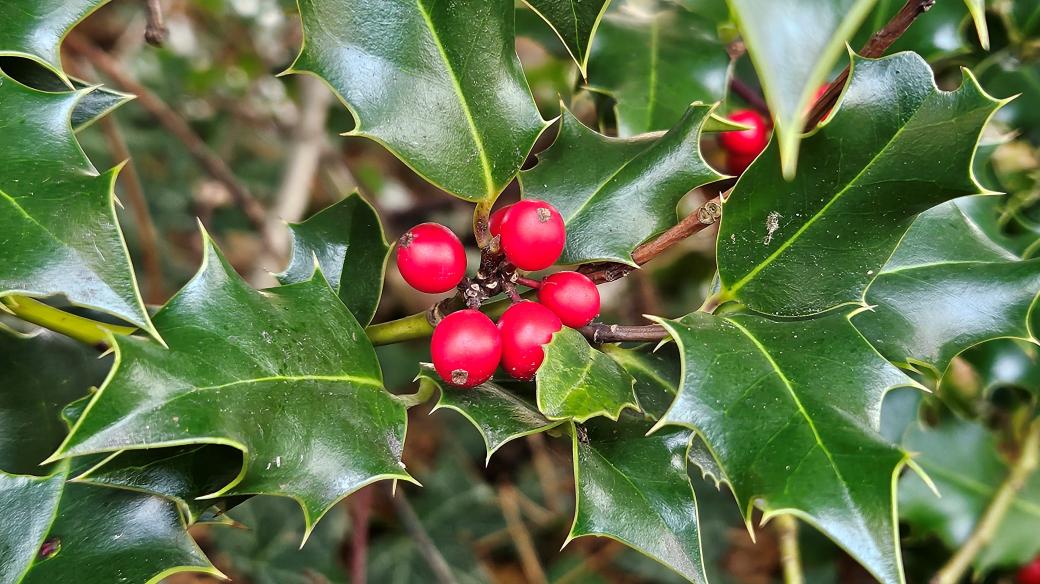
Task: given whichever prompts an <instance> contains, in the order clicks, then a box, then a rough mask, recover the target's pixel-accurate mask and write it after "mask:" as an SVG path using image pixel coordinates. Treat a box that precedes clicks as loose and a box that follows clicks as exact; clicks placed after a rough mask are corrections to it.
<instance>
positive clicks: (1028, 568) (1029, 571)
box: [1015, 557, 1040, 584]
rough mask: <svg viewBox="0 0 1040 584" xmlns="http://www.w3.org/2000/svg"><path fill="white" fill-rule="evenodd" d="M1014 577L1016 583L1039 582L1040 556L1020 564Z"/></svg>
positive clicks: (1028, 583)
mask: <svg viewBox="0 0 1040 584" xmlns="http://www.w3.org/2000/svg"><path fill="white" fill-rule="evenodd" d="M1015 579H1016V580H1018V584H1040V557H1038V558H1035V559H1034V560H1033V561H1032V562H1029V563H1028V564H1026V565H1024V566H1022V567H1021V568H1020V569H1019V570H1018V574H1017V576H1016V578H1015Z"/></svg>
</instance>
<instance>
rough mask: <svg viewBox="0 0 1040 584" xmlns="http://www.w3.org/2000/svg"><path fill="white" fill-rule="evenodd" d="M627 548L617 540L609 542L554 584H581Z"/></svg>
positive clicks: (587, 556)
mask: <svg viewBox="0 0 1040 584" xmlns="http://www.w3.org/2000/svg"><path fill="white" fill-rule="evenodd" d="M624 549H625V546H623V545H621V543H620V542H618V541H615V540H607V543H605V544H603V547H601V548H599V549H598V550H596V551H595V552H594V553H591V554H588V555H586V556H585V559H584V560H582V562H581V563H580V564H578V565H577V566H574V567H573V568H571V569H570V570H567V571H566V572H564V573H563V575H562V576H560V577H559V578H558V579H557V580H556V581H555V582H554V584H571V583H572V582H580V581H581V577H582V576H585V575H586V574H589V573H594V572H597V571H598V570H600V569H602V568H604V567H605V566H607V564H609V563H610V562H612V561H613V560H614V558H615V557H616V556H617V555H618V554H619V553H621V552H622V551H624Z"/></svg>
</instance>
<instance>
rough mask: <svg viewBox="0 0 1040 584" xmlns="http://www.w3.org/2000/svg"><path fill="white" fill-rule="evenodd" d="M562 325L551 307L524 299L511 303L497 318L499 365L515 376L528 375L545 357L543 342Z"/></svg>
mask: <svg viewBox="0 0 1040 584" xmlns="http://www.w3.org/2000/svg"><path fill="white" fill-rule="evenodd" d="M561 328H563V323H562V322H560V318H559V317H558V316H556V315H555V314H553V311H551V310H549V309H548V308H546V307H544V306H542V305H541V304H538V303H537V302H531V301H529V300H524V301H522V302H517V303H516V304H514V305H512V306H510V307H509V308H508V309H506V311H505V312H504V313H502V316H501V317H500V318H499V319H498V330H499V331H500V332H501V334H502V365H503V366H504V367H505V369H506V371H507V372H508V373H509V375H511V376H513V377H515V378H516V379H531V378H532V377H534V374H535V372H536V371H538V367H540V366H541V365H542V361H543V360H544V359H545V351H544V350H543V349H542V346H543V345H545V344H546V343H548V342H549V341H550V340H552V336H553V333H555V332H556V331H558V330H560V329H561Z"/></svg>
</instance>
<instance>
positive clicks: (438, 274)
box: [397, 223, 466, 294]
mask: <svg viewBox="0 0 1040 584" xmlns="http://www.w3.org/2000/svg"><path fill="white" fill-rule="evenodd" d="M397 269H398V270H399V271H400V272H401V276H402V277H403V278H404V281H405V282H408V284H409V285H410V286H411V287H412V288H415V289H416V290H418V291H420V292H426V293H428V294H440V293H441V292H447V291H448V290H451V289H452V288H454V287H455V286H457V285H458V284H459V282H461V281H462V278H463V277H464V276H465V275H466V250H465V249H464V248H463V247H462V242H461V241H459V238H458V237H456V236H455V234H454V233H452V232H451V230H450V229H448V228H447V227H445V226H443V225H440V224H438V223H423V224H421V225H416V226H415V227H412V228H411V229H409V230H408V232H407V233H405V234H404V235H402V236H401V238H400V239H399V240H398V241H397Z"/></svg>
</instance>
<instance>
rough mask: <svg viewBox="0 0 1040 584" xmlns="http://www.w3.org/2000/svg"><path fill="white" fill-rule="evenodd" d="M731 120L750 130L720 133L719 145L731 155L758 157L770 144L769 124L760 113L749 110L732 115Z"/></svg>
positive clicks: (738, 111)
mask: <svg viewBox="0 0 1040 584" xmlns="http://www.w3.org/2000/svg"><path fill="white" fill-rule="evenodd" d="M729 119H731V120H733V121H734V122H737V123H740V124H744V125H745V126H750V128H748V129H747V130H734V131H731V132H722V133H720V134H719V144H720V145H721V146H722V147H723V148H724V149H725V150H726V151H727V152H729V153H730V154H733V153H740V154H750V155H751V156H757V155H758V153H759V152H761V151H762V150H763V149H764V148H765V147H766V144H767V143H768V142H769V122H768V121H767V120H766V119H765V118H764V117H762V115H761V114H759V113H758V112H756V111H754V110H748V109H744V110H737V111H735V112H733V113H731V114H730V115H729Z"/></svg>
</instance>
